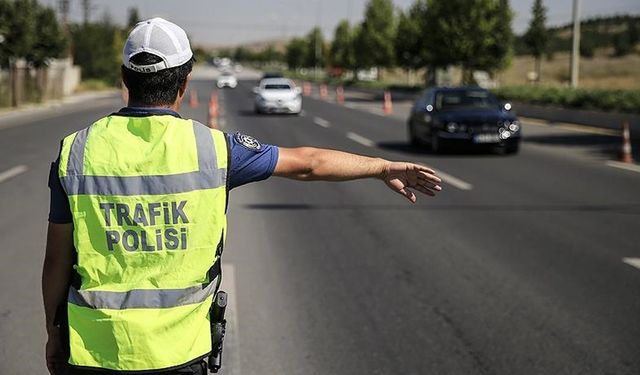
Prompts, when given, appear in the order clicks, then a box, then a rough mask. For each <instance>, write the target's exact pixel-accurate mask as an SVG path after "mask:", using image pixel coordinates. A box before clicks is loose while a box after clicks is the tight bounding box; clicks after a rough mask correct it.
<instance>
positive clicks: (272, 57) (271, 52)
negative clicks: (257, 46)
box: [258, 44, 284, 63]
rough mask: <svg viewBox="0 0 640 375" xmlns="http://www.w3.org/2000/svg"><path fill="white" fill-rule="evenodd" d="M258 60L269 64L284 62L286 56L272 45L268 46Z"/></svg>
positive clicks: (261, 52)
mask: <svg viewBox="0 0 640 375" xmlns="http://www.w3.org/2000/svg"><path fill="white" fill-rule="evenodd" d="M258 60H260V61H262V62H265V63H268V62H279V61H283V60H284V55H283V54H282V53H281V52H280V51H278V50H277V49H276V48H275V47H274V46H273V45H272V44H270V45H268V46H267V47H266V48H265V49H263V50H262V51H260V53H259V54H258Z"/></svg>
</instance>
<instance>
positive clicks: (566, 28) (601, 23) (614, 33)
mask: <svg viewBox="0 0 640 375" xmlns="http://www.w3.org/2000/svg"><path fill="white" fill-rule="evenodd" d="M630 24H632V25H635V27H636V28H637V29H640V15H617V16H607V17H595V18H589V19H585V20H583V21H582V22H581V24H580V29H581V33H580V34H581V35H580V37H581V43H584V44H585V45H588V46H589V47H590V48H593V49H595V48H606V47H611V46H612V45H613V43H614V42H615V40H616V38H618V37H619V36H621V35H622V34H624V33H625V32H626V31H627V28H628V27H629V25H630ZM572 27H573V24H572V23H568V24H566V25H562V26H556V27H551V28H549V31H550V33H551V41H550V46H549V49H550V52H551V53H555V52H560V51H568V50H570V49H571V29H572ZM515 52H516V55H527V54H529V51H528V50H527V48H526V45H525V43H524V40H523V36H522V35H519V36H517V37H516V41H515Z"/></svg>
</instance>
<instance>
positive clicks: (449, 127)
mask: <svg viewBox="0 0 640 375" xmlns="http://www.w3.org/2000/svg"><path fill="white" fill-rule="evenodd" d="M458 128H459V127H458V124H456V123H455V122H450V123H448V124H447V126H446V129H447V131H448V132H449V133H455V132H456V131H458Z"/></svg>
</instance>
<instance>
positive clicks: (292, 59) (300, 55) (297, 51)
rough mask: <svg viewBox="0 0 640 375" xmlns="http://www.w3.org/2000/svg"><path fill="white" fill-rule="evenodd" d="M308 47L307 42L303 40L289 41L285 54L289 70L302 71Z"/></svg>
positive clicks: (294, 39)
mask: <svg viewBox="0 0 640 375" xmlns="http://www.w3.org/2000/svg"><path fill="white" fill-rule="evenodd" d="M307 47H308V44H307V42H306V41H305V40H304V39H302V38H293V39H291V40H290V41H289V43H288V44H287V48H286V53H285V60H286V62H287V65H288V66H289V69H300V68H302V67H303V66H304V60H305V56H306V55H307Z"/></svg>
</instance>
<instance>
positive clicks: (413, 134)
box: [407, 122, 424, 147]
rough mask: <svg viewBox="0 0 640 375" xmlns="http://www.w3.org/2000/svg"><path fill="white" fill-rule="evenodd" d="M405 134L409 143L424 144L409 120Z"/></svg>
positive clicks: (414, 144) (413, 144) (416, 145)
mask: <svg viewBox="0 0 640 375" xmlns="http://www.w3.org/2000/svg"><path fill="white" fill-rule="evenodd" d="M407 134H408V136H409V144H410V145H411V146H413V147H420V146H424V142H423V141H422V140H421V139H420V138H419V137H418V135H417V134H416V131H415V129H414V126H413V125H412V124H411V122H409V123H408V124H407Z"/></svg>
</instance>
